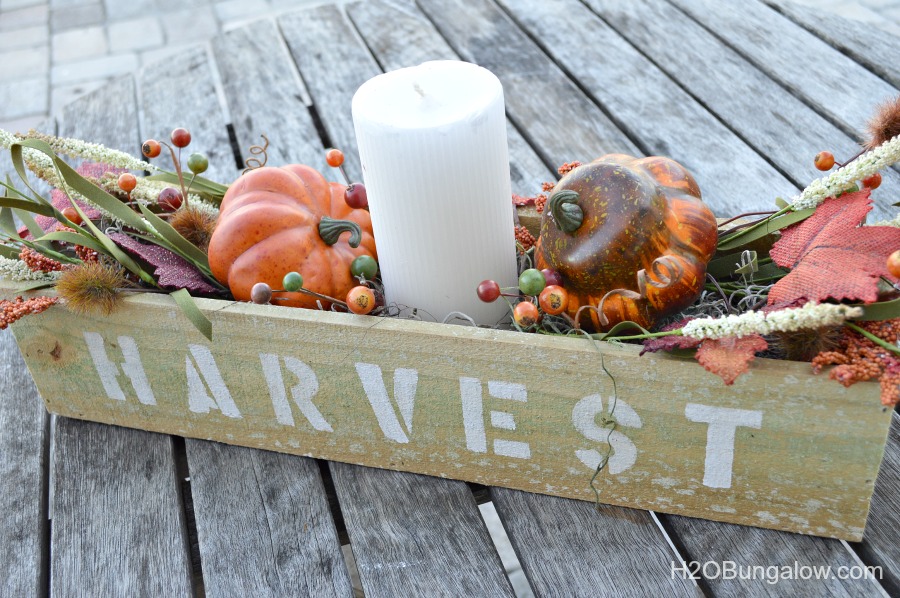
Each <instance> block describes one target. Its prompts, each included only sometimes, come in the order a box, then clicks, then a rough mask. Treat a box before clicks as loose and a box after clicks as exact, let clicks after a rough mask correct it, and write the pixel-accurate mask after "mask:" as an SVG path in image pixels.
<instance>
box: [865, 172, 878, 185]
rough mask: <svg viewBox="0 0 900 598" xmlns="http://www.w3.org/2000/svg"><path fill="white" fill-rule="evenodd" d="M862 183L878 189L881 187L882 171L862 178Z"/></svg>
mask: <svg viewBox="0 0 900 598" xmlns="http://www.w3.org/2000/svg"><path fill="white" fill-rule="evenodd" d="M862 184H863V185H865V186H866V187H867V188H869V189H878V188H879V187H881V173H880V172H876V173H875V174H872V175H869V176H867V177H866V178H864V179H863V180H862Z"/></svg>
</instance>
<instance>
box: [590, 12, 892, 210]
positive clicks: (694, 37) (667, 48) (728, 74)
mask: <svg viewBox="0 0 900 598" xmlns="http://www.w3.org/2000/svg"><path fill="white" fill-rule="evenodd" d="M587 4H588V5H589V6H591V7H592V8H593V9H594V11H595V12H596V13H597V14H598V15H600V17H601V18H602V19H603V20H604V21H605V22H607V23H609V25H610V26H612V27H613V28H614V29H616V31H618V32H619V33H620V34H621V35H622V36H624V37H626V38H627V39H628V40H629V41H630V42H631V43H632V44H634V45H635V46H636V47H638V48H640V51H641V52H642V53H644V54H645V55H647V56H648V57H649V58H650V59H652V60H653V62H654V63H655V64H657V65H658V66H659V67H660V68H662V69H663V70H664V71H666V73H668V74H669V76H670V77H672V78H673V79H674V80H676V81H677V82H678V83H679V84H680V85H681V86H683V87H684V88H685V89H686V90H687V91H688V92H689V93H690V94H691V95H693V96H694V97H696V98H697V99H698V100H699V101H700V102H701V103H702V104H703V105H704V106H706V107H707V108H708V109H709V110H710V111H712V112H713V113H715V114H716V116H717V117H718V118H720V119H721V120H722V122H724V123H725V124H727V125H728V126H729V128H731V129H732V130H734V131H735V132H737V133H738V134H739V135H740V136H741V137H742V138H743V139H746V140H747V142H748V143H749V144H751V145H752V146H753V147H754V148H756V149H757V151H759V152H760V153H761V154H762V155H763V156H766V157H767V158H768V159H769V160H771V161H772V163H773V164H774V165H775V166H777V167H778V168H779V169H780V170H781V171H782V172H784V173H785V174H786V175H787V176H788V177H789V178H790V179H791V180H792V181H793V182H795V183H796V184H797V185H798V186H800V187H805V186H806V185H807V184H808V183H809V182H811V181H813V180H815V179H817V178H819V177H821V176H823V173H822V172H820V171H818V170H816V168H815V166H814V165H813V156H815V154H816V153H818V152H820V151H822V150H824V149H827V150H829V151H831V152H833V153H834V154H835V156H838V159H847V158H850V157H851V156H853V155H855V154H856V153H857V151H858V150H859V145H858V144H857V141H856V139H855V138H854V137H852V136H850V135H848V134H847V133H845V132H844V131H842V130H841V129H839V128H837V127H836V126H835V125H833V124H832V123H830V122H829V121H828V120H826V119H825V118H824V117H823V116H821V115H819V114H818V113H817V112H816V111H815V110H813V109H811V108H810V107H809V106H807V105H806V104H804V103H803V102H802V101H801V100H799V99H797V97H795V96H794V95H793V94H792V93H791V92H789V91H788V90H786V89H784V88H783V87H782V86H781V85H779V84H778V83H777V82H775V81H774V80H772V79H771V78H770V77H769V76H768V75H766V74H765V73H763V72H762V71H761V70H760V69H758V68H757V67H756V66H754V65H753V64H751V62H749V61H748V60H747V59H746V58H744V57H743V56H741V55H740V54H739V53H738V52H736V51H735V50H733V49H731V48H730V47H728V46H727V45H725V44H724V43H723V42H722V40H720V39H718V38H717V37H716V36H714V35H713V34H712V33H710V32H709V31H707V30H706V29H704V28H703V27H702V26H700V25H699V24H698V23H697V22H696V21H694V20H693V19H692V18H690V17H688V16H687V15H685V14H684V13H683V12H682V11H680V10H678V9H677V8H675V7H674V6H672V5H671V4H669V3H668V2H666V1H665V0H642V1H641V2H616V1H615V0H587ZM673 31H678V32H679V36H682V37H683V38H684V39H689V40H690V43H677V44H676V43H672V38H671V35H672V32H673ZM735 168H736V169H740V168H741V167H740V165H739V164H737V163H735ZM884 176H885V183H884V185H885V188H896V187H900V176H898V174H897V173H896V172H895V171H890V170H889V171H886V172H885V173H884ZM879 195H880V193H879V192H876V194H875V196H876V198H877V197H879ZM775 196H776V193H775V189H774V188H773V189H771V190H770V191H769V192H766V193H764V195H763V197H762V198H760V200H761V201H763V202H764V203H765V202H766V201H768V202H772V201H773V200H774V198H775ZM888 203H889V202H887V201H881V202H880V205H879V206H877V207H876V212H875V214H873V216H874V219H879V218H886V217H893V214H892V212H893V210H892V208H889V207H887V205H886V204H888ZM768 205H769V206H770V207H771V206H772V205H773V204H772V203H769V204H768Z"/></svg>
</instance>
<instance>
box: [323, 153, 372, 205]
mask: <svg viewBox="0 0 900 598" xmlns="http://www.w3.org/2000/svg"><path fill="white" fill-rule="evenodd" d="M325 161H326V162H327V163H328V165H329V166H331V167H332V168H337V169H338V170H339V171H340V173H341V176H342V177H344V182H345V183H347V189H346V190H345V191H344V201H346V202H347V205H348V206H350V207H351V208H354V209H362V210H368V209H369V195H368V193H366V186H365V185H363V184H362V183H351V182H350V177H348V176H347V172H346V171H345V170H344V152H342V151H341V150H339V149H335V148H332V149H330V150H328V152H327V153H326V154H325Z"/></svg>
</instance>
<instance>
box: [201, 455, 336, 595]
mask: <svg viewBox="0 0 900 598" xmlns="http://www.w3.org/2000/svg"><path fill="white" fill-rule="evenodd" d="M185 444H186V448H187V457H188V464H189V466H190V473H191V492H192V495H193V500H194V514H195V516H196V521H197V535H198V539H199V544H200V554H201V556H202V559H201V560H202V562H203V586H204V589H205V590H206V592H207V593H209V595H211V596H254V597H263V596H273V597H274V596H316V597H322V598H327V597H330V596H333V597H339V596H349V595H351V593H352V589H351V586H350V576H349V574H348V572H347V567H346V565H345V564H344V559H343V556H342V554H341V543H340V541H339V540H338V537H337V531H336V530H335V526H334V520H333V519H332V516H331V511H330V510H329V506H328V501H327V499H326V496H325V488H324V486H323V484H322V478H321V474H320V473H319V467H318V465H317V464H316V462H315V461H313V460H312V459H305V458H296V457H293V456H290V455H282V454H279V453H273V452H268V451H255V450H249V449H245V448H241V447H236V446H228V445H225V444H219V443H217V442H205V441H201V440H190V439H189V440H187V442H186V443H185Z"/></svg>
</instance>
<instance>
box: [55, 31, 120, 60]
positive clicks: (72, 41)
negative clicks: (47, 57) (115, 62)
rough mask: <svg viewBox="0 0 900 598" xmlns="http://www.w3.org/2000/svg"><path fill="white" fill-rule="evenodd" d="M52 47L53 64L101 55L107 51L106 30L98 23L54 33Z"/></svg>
mask: <svg viewBox="0 0 900 598" xmlns="http://www.w3.org/2000/svg"><path fill="white" fill-rule="evenodd" d="M52 47H53V51H52V53H51V57H52V59H53V64H65V63H67V62H75V61H76V60H84V59H85V58H93V57H95V56H103V55H104V54H106V53H107V52H109V44H107V43H106V31H105V30H104V28H103V27H102V26H100V25H94V26H92V27H79V28H78V29H70V30H68V31H63V32H62V33H54V34H53V44H52Z"/></svg>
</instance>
